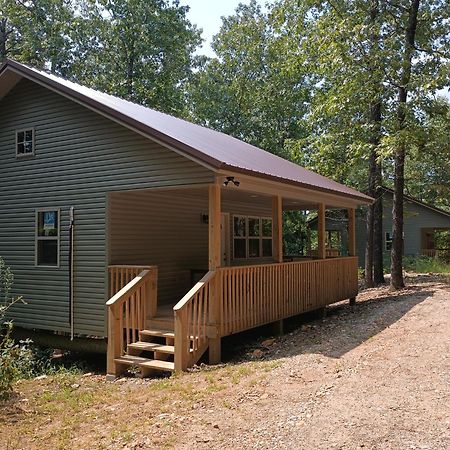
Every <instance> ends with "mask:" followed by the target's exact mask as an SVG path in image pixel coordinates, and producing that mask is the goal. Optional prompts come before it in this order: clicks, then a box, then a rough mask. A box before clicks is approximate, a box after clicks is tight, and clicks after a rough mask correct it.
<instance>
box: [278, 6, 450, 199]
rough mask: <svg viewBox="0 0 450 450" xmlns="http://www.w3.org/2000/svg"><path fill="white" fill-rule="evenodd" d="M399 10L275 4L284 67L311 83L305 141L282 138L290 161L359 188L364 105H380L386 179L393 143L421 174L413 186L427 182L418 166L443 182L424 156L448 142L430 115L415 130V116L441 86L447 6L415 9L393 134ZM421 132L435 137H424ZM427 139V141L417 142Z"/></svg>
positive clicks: (366, 136) (365, 134) (435, 163)
mask: <svg viewBox="0 0 450 450" xmlns="http://www.w3.org/2000/svg"><path fill="white" fill-rule="evenodd" d="M409 6H410V1H409V0H400V1H398V2H379V1H377V0H370V1H367V2H366V1H358V0H338V1H333V2H331V1H328V0H324V1H320V2H317V1H315V0H305V1H302V2H298V1H296V0H279V1H278V2H276V3H275V7H274V8H273V11H272V16H273V17H274V23H275V24H276V25H275V30H276V32H277V33H278V34H279V35H280V36H281V37H282V39H283V40H284V44H280V45H282V46H283V47H284V51H283V54H284V55H285V56H286V60H285V66H286V67H287V68H289V69H287V70H290V72H291V73H295V72H297V73H299V75H300V76H301V75H302V74H303V73H304V72H305V68H306V70H308V71H309V72H310V74H311V77H312V79H314V80H316V84H315V85H314V87H313V92H312V97H311V98H312V102H311V108H310V110H309V112H308V115H307V125H308V131H309V133H308V136H307V138H306V139H302V140H293V141H291V142H288V152H289V153H290V154H291V158H292V159H294V160H295V161H296V162H299V163H300V164H303V165H306V166H307V167H310V168H312V169H313V170H316V171H318V172H320V173H322V174H324V175H327V176H331V177H332V178H334V179H336V180H338V181H342V182H346V183H348V184H351V185H353V186H356V187H359V188H360V189H367V165H368V157H369V153H370V148H371V137H372V134H373V132H374V129H373V124H372V123H371V117H370V112H371V104H373V103H374V101H380V102H381V104H382V127H381V133H382V143H383V145H382V147H381V148H379V149H378V153H379V154H380V158H381V159H382V160H383V162H384V164H383V165H384V170H385V173H386V174H387V176H388V177H389V176H390V174H392V168H391V166H392V164H393V160H392V155H393V154H394V152H395V149H396V148H398V147H399V145H403V146H405V147H406V148H407V150H408V157H409V161H411V162H409V161H408V163H407V164H410V165H411V168H412V169H413V167H415V168H416V169H415V171H416V172H417V171H418V170H420V172H421V175H422V176H421V178H422V180H423V183H422V186H423V185H424V184H426V183H427V182H428V181H433V180H430V179H429V177H428V175H427V171H426V170H425V169H424V165H425V164H423V163H424V161H425V160H426V162H427V164H428V171H429V172H430V173H432V172H434V171H436V172H438V176H437V178H439V180H438V182H439V184H440V186H442V185H445V182H446V184H447V185H448V184H449V179H448V170H447V171H445V173H444V177H443V178H445V175H446V180H444V181H445V182H443V181H442V178H441V177H440V173H443V172H444V171H442V170H441V169H440V167H441V165H440V163H441V161H439V158H438V157H435V156H433V155H434V154H437V153H439V152H441V153H442V149H444V148H445V147H446V146H448V142H449V141H448V132H447V134H445V125H444V123H437V122H436V119H434V121H433V122H434V123H433V125H432V124H431V122H428V124H424V117H425V116H426V111H429V110H430V109H432V108H433V107H434V106H433V105H434V100H433V98H434V97H433V96H434V94H435V93H436V92H437V91H438V89H440V88H442V87H444V86H445V85H448V83H449V65H448V56H449V54H450V47H449V42H450V35H449V33H448V21H449V19H450V7H449V4H448V2H446V1H444V0H422V1H421V3H420V10H419V25H418V31H417V39H416V41H417V46H416V47H417V48H414V49H413V58H412V62H413V64H412V74H411V79H410V81H409V82H408V86H407V89H408V92H409V97H408V103H407V111H406V124H405V126H404V128H403V129H401V130H398V129H397V118H398V116H397V113H398V110H397V106H398V105H397V94H398V86H399V85H400V84H401V80H400V75H401V73H402V68H403V62H404V58H403V56H404V51H405V45H404V33H405V29H406V25H407V19H408V10H409ZM447 124H448V120H447ZM436 127H437V128H438V129H439V130H437V129H436ZM424 128H425V129H424ZM431 135H433V136H435V137H433V138H431V139H430V137H431ZM439 136H442V137H443V138H444V139H441V138H440V137H439ZM445 136H446V139H445ZM431 141H434V142H433V145H431ZM428 142H430V145H422V143H428ZM433 148H435V150H434V151H433ZM416 149H417V150H416ZM419 149H420V150H419ZM437 149H439V150H437ZM447 159H448V157H447ZM416 162H417V164H415V163H416ZM421 164H422V166H421ZM420 166H421V167H420ZM444 167H445V166H444ZM407 176H408V174H407ZM415 183H416V180H415V178H414V176H413V173H412V172H411V176H408V178H407V186H408V188H409V186H410V185H411V190H412V191H413V190H414V186H415ZM434 184H436V181H434ZM440 191H441V192H443V191H444V189H443V188H442V189H441V190H440ZM443 198H448V195H447V196H445V195H441V194H439V197H438V196H435V200H436V201H438V202H440V201H441V200H442V199H443Z"/></svg>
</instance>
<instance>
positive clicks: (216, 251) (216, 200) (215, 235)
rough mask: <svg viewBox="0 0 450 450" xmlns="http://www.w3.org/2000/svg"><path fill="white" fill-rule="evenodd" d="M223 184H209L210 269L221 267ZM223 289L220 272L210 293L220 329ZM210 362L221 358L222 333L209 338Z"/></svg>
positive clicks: (212, 313) (212, 322)
mask: <svg viewBox="0 0 450 450" xmlns="http://www.w3.org/2000/svg"><path fill="white" fill-rule="evenodd" d="M220 190H221V186H220V184H217V183H216V184H213V185H210V186H209V220H208V223H209V226H208V228H209V270H216V269H217V268H219V267H220V264H221V261H222V258H221V252H222V245H221V242H220V238H221V231H220V222H221V215H220V210H221V205H220V203H221V195H220V194H221V191H220ZM221 294H222V290H221V287H220V280H219V274H216V277H215V279H214V281H213V282H212V285H211V289H210V290H209V295H210V299H209V301H210V317H209V323H210V325H212V326H215V327H216V328H217V330H218V328H219V325H220V321H221V317H220V305H221V301H222V299H221ZM208 346H209V363H210V364H218V363H219V362H220V360H221V340H220V335H219V334H217V336H216V337H214V338H209V343H208Z"/></svg>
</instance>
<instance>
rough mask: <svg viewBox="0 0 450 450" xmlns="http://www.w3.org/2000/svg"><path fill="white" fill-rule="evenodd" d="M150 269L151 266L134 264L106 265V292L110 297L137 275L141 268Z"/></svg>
mask: <svg viewBox="0 0 450 450" xmlns="http://www.w3.org/2000/svg"><path fill="white" fill-rule="evenodd" d="M148 269H151V266H135V265H123V264H122V265H119V264H117V265H111V266H108V286H109V288H108V292H109V298H111V297H112V296H113V295H114V294H115V293H116V292H119V291H120V290H121V289H122V288H123V287H124V286H125V285H126V284H128V283H129V282H130V281H131V280H132V279H133V278H135V277H137V276H138V275H139V274H140V273H141V272H142V271H143V270H148Z"/></svg>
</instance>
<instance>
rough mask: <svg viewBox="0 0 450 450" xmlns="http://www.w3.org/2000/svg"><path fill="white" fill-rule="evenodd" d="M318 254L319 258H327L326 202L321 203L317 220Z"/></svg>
mask: <svg viewBox="0 0 450 450" xmlns="http://www.w3.org/2000/svg"><path fill="white" fill-rule="evenodd" d="M317 239H318V242H317V256H318V258H319V259H325V258H326V256H327V255H326V248H325V204H323V203H319V217H318V222H317Z"/></svg>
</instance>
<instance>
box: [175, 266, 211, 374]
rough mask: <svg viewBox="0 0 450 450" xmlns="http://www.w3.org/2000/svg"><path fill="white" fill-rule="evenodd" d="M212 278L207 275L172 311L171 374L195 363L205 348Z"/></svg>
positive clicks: (209, 316) (206, 344) (209, 318)
mask: <svg viewBox="0 0 450 450" xmlns="http://www.w3.org/2000/svg"><path fill="white" fill-rule="evenodd" d="M215 278H216V272H215V271H209V272H208V273H207V274H206V275H205V276H204V277H203V278H202V279H201V280H200V281H199V282H198V283H197V284H196V285H195V286H194V287H193V288H192V289H191V290H190V291H189V292H188V293H187V294H186V295H185V296H184V297H183V298H182V299H181V300H180V301H179V302H178V303H177V304H176V305H175V306H174V308H173V312H174V317H175V358H174V361H175V371H182V370H186V369H187V368H188V367H189V366H190V365H192V364H194V363H195V362H197V361H198V359H199V358H200V357H201V355H202V353H203V352H204V351H205V350H206V348H207V346H208V328H209V324H210V322H211V313H212V309H211V302H212V299H213V298H214V288H215Z"/></svg>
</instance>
